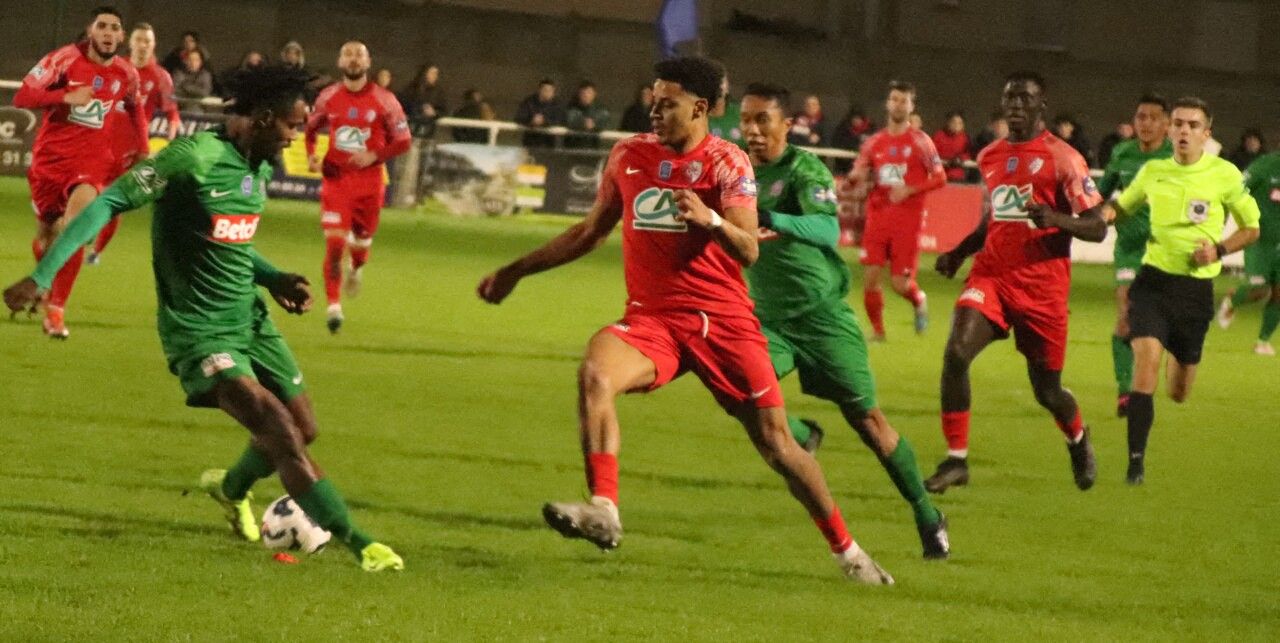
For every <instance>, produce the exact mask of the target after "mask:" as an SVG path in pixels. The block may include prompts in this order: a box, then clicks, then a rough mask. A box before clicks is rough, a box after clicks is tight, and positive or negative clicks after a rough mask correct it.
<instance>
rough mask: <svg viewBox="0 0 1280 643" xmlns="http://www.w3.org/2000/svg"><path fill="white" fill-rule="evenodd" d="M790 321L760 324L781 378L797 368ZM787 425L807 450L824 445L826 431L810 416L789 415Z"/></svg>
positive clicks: (775, 373)
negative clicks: (789, 336)
mask: <svg viewBox="0 0 1280 643" xmlns="http://www.w3.org/2000/svg"><path fill="white" fill-rule="evenodd" d="M855 323H856V322H855ZM790 326H791V322H790V321H782V322H772V323H768V324H766V323H763V322H761V324H760V330H761V331H763V332H764V336H765V339H766V340H768V342H769V362H770V363H771V364H773V374H774V376H775V377H777V378H778V379H779V380H781V379H783V378H784V377H786V376H787V375H790V374H791V371H794V370H796V347H795V346H793V345H792V344H791V342H790V341H789V340H788V339H787V331H788V329H789V328H790ZM787 426H788V427H789V428H790V429H791V437H793V438H795V439H796V442H797V443H798V444H799V445H800V446H802V447H804V450H805V451H808V452H809V453H815V452H817V450H818V447H820V446H822V439H823V437H824V436H825V435H826V433H825V432H824V431H823V430H822V427H821V426H819V425H818V423H817V422H815V421H814V420H811V419H808V418H802V417H798V416H795V415H790V414H788V415H787Z"/></svg>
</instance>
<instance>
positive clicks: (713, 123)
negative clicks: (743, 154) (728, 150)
mask: <svg viewBox="0 0 1280 643" xmlns="http://www.w3.org/2000/svg"><path fill="white" fill-rule="evenodd" d="M741 121H742V119H741V115H740V114H739V113H738V103H737V101H734V100H730V98H729V76H727V75H726V76H725V77H724V79H723V80H721V81H720V100H718V101H716V104H715V105H713V106H712V107H711V110H710V111H709V112H707V132H708V133H710V134H711V135H712V136H717V137H719V138H723V139H724V140H726V141H729V142H730V143H733V144H734V145H737V146H738V147H741V148H744V149H745V148H746V141H744V140H743V137H742V127H741V125H742V122H741Z"/></svg>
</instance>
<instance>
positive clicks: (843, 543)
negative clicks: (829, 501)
mask: <svg viewBox="0 0 1280 643" xmlns="http://www.w3.org/2000/svg"><path fill="white" fill-rule="evenodd" d="M813 524H815V525H817V526H818V531H820V532H822V537H823V538H826V539H827V544H828V545H831V552H832V553H835V554H841V553H844V551H845V550H846V549H848V548H849V547H850V546H852V545H853V536H850V535H849V530H848V529H847V528H846V527H845V526H844V518H843V517H842V516H841V515H840V508H839V507H835V508H834V509H832V510H831V516H830V517H827V518H819V517H817V516H814V517H813Z"/></svg>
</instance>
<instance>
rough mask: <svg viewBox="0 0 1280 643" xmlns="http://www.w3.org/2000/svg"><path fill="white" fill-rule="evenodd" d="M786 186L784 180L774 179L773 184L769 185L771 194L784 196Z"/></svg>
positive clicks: (772, 195)
mask: <svg viewBox="0 0 1280 643" xmlns="http://www.w3.org/2000/svg"><path fill="white" fill-rule="evenodd" d="M785 186H786V184H785V183H783V182H782V181H774V182H773V184H772V185H770V186H769V196H771V197H780V196H782V188H783V187H785Z"/></svg>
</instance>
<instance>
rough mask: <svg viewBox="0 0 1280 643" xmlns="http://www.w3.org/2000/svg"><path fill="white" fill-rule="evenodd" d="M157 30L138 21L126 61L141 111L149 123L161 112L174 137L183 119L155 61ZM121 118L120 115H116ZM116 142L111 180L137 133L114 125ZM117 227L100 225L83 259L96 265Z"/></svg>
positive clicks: (130, 158)
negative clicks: (135, 74)
mask: <svg viewBox="0 0 1280 643" xmlns="http://www.w3.org/2000/svg"><path fill="white" fill-rule="evenodd" d="M155 51H156V33H155V30H154V29H152V28H151V25H149V24H147V23H145V22H139V23H138V24H136V25H134V27H133V31H132V32H130V34H129V62H130V63H131V64H133V68H134V69H136V70H138V93H139V96H140V98H141V102H142V113H143V115H144V116H145V117H146V119H147V121H148V122H150V120H151V119H152V118H154V117H155V115H156V112H164V114H165V116H166V118H167V120H168V130H167V131H166V138H168V139H169V140H171V141H172V140H173V139H174V138H177V136H178V128H179V127H181V126H182V119H181V117H179V116H178V104H177V103H176V102H175V101H174V100H173V78H172V77H170V76H169V72H167V71H165V69H164V67H161V66H160V65H159V64H158V63H156V59H155ZM117 116H118V117H119V118H124V117H125V116H124V115H123V114H119V115H117ZM113 131H115V144H116V149H115V152H116V157H117V164H116V169H115V171H114V172H112V176H111V178H112V180H114V179H115V178H116V177H118V176H121V175H123V174H124V173H125V171H127V170H128V169H129V168H130V167H133V164H134V162H136V161H137V160H138V159H137V155H138V154H137V153H138V148H137V145H136V141H135V140H134V139H135V138H136V135H135V134H134V132H133V130H132V129H131V128H129V127H114V128H113ZM119 227H120V217H113V218H112V219H111V222H110V223H108V224H107V225H106V226H105V227H103V228H102V231H101V232H99V233H98V238H97V239H96V240H95V241H94V242H93V249H92V250H90V251H89V254H88V255H87V256H86V257H85V260H84V262H85V263H87V264H89V265H91V266H96V265H98V262H99V261H101V257H102V251H103V250H106V249H107V244H108V243H111V238H112V237H114V236H115V235H116V229H117V228H119Z"/></svg>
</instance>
